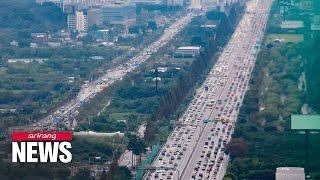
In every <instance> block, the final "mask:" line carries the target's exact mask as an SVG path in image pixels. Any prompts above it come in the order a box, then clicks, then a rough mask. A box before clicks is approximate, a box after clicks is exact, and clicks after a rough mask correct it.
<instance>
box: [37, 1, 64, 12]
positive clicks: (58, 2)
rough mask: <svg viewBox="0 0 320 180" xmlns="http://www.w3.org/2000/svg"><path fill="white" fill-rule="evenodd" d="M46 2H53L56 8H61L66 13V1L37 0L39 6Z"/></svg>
mask: <svg viewBox="0 0 320 180" xmlns="http://www.w3.org/2000/svg"><path fill="white" fill-rule="evenodd" d="M46 2H51V3H53V4H55V5H56V6H58V7H59V8H61V9H62V11H64V0H36V3H39V4H43V3H46Z"/></svg>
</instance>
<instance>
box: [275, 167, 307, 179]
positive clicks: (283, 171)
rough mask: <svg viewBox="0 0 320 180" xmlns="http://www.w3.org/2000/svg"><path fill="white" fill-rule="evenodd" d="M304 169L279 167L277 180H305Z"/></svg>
mask: <svg viewBox="0 0 320 180" xmlns="http://www.w3.org/2000/svg"><path fill="white" fill-rule="evenodd" d="M304 179H305V174H304V168H299V167H278V168H277V171H276V180H304Z"/></svg>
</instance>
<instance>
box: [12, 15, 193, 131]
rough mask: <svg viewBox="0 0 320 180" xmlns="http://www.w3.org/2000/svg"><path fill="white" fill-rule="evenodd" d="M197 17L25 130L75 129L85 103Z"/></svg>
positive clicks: (184, 19) (174, 25)
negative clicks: (80, 110) (58, 124)
mask: <svg viewBox="0 0 320 180" xmlns="http://www.w3.org/2000/svg"><path fill="white" fill-rule="evenodd" d="M197 15H199V14H195V13H192V12H189V13H187V14H186V15H184V16H182V17H179V18H177V20H176V21H175V22H174V23H172V24H171V25H170V26H169V27H168V28H166V29H165V30H164V33H163V34H162V36H161V37H160V38H159V39H158V40H157V41H155V42H153V43H152V44H151V45H149V46H148V47H146V48H144V49H143V50H142V51H140V52H139V53H138V54H137V55H136V56H135V57H133V58H131V59H130V60H128V61H127V62H126V63H124V64H120V65H118V66H116V67H114V68H111V69H108V70H107V71H106V72H105V74H104V75H103V76H101V77H99V78H98V79H97V80H95V81H93V82H87V83H85V84H84V85H83V86H82V87H81V89H80V92H79V93H78V95H77V96H76V98H75V99H73V100H71V101H70V102H67V103H66V104H65V105H64V106H62V107H60V108H58V109H57V110H55V111H54V112H53V113H52V114H51V115H49V116H47V117H45V118H43V119H41V120H39V121H38V122H37V123H35V124H32V125H31V126H30V127H29V126H27V127H24V128H25V129H32V130H51V129H55V124H56V123H58V122H60V123H63V124H64V125H65V126H66V127H69V128H71V129H73V128H74V127H75V126H76V125H77V124H76V119H75V117H76V116H77V114H78V109H79V107H80V106H81V105H82V104H83V103H85V102H87V101H88V100H90V99H91V98H93V97H94V96H95V95H96V94H97V93H99V92H101V91H103V90H104V89H106V88H108V87H109V86H110V85H111V84H113V83H114V82H115V81H118V80H122V79H123V78H124V76H125V75H126V74H127V73H129V72H132V71H133V70H135V69H136V68H137V67H138V66H139V65H140V64H141V63H143V62H145V61H147V60H148V59H149V58H150V57H151V55H152V53H154V52H157V51H158V50H159V49H160V48H161V47H163V46H164V45H166V44H167V43H168V42H169V41H170V40H171V39H173V38H174V37H175V36H176V35H177V34H178V33H179V32H180V31H181V30H182V29H183V28H184V27H185V26H186V25H187V24H189V23H190V21H191V20H192V18H193V17H195V16H197ZM13 129H14V128H13Z"/></svg>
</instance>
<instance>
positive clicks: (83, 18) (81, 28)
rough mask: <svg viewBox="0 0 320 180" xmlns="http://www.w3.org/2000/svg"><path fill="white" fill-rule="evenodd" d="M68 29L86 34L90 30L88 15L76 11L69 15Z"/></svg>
mask: <svg viewBox="0 0 320 180" xmlns="http://www.w3.org/2000/svg"><path fill="white" fill-rule="evenodd" d="M67 21H68V29H69V30H77V31H78V32H86V31H87V30H88V20H87V15H86V14H85V13H84V12H82V11H76V12H75V13H74V14H69V15H68V20H67Z"/></svg>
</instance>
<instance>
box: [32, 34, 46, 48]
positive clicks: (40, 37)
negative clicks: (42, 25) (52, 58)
mask: <svg viewBox="0 0 320 180" xmlns="http://www.w3.org/2000/svg"><path fill="white" fill-rule="evenodd" d="M31 41H32V42H33V43H37V44H40V45H44V44H47V42H48V34H47V33H31Z"/></svg>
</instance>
